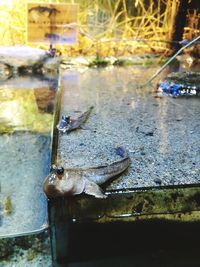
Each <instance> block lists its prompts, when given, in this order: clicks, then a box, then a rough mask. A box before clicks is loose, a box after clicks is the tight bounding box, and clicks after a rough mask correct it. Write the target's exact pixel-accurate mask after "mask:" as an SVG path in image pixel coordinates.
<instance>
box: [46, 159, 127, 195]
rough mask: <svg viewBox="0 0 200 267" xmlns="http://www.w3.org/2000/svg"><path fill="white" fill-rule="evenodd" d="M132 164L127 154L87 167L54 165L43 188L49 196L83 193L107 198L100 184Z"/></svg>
mask: <svg viewBox="0 0 200 267" xmlns="http://www.w3.org/2000/svg"><path fill="white" fill-rule="evenodd" d="M130 164H131V160H130V157H129V156H128V155H127V154H126V155H125V156H124V157H123V158H122V159H120V160H118V161H115V162H113V163H111V164H107V165H104V166H98V167H91V168H87V169H83V168H82V169H81V168H80V169H75V168H74V169H64V168H62V167H57V166H56V165H53V168H52V172H51V173H50V174H49V175H48V176H47V177H46V179H45V181H44V187H43V189H44V192H45V194H46V195H47V197H48V198H55V197H60V196H73V195H79V194H81V193H85V194H88V195H92V196H94V197H96V198H106V195H105V194H104V193H103V191H102V189H101V187H100V185H102V184H104V183H105V182H107V181H108V180H109V179H111V178H113V177H115V176H117V175H119V174H121V173H122V172H124V171H125V170H126V169H127V168H128V167H129V165H130Z"/></svg>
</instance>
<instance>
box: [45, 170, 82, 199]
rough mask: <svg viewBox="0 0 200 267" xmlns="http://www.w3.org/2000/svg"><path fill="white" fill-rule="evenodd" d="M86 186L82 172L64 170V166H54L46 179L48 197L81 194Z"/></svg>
mask: <svg viewBox="0 0 200 267" xmlns="http://www.w3.org/2000/svg"><path fill="white" fill-rule="evenodd" d="M84 188H85V179H84V177H83V176H82V175H81V173H80V172H77V171H75V170H64V168H63V167H57V166H56V165H53V166H52V170H51V173H50V174H49V175H48V176H47V177H46V179H45V181H44V186H43V189H44V192H45V194H46V195H47V197H48V198H55V197H62V196H73V195H78V194H81V193H82V192H83V191H84Z"/></svg>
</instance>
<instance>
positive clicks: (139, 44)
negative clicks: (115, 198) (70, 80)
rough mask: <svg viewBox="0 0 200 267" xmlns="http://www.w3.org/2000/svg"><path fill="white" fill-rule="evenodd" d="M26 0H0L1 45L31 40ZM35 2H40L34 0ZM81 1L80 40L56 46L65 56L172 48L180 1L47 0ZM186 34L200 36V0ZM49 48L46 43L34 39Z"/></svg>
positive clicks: (193, 5) (61, 0) (194, 4)
mask: <svg viewBox="0 0 200 267" xmlns="http://www.w3.org/2000/svg"><path fill="white" fill-rule="evenodd" d="M27 2H28V1H27V0H1V1H0V45H15V44H27V41H26V19H27V17H26V4H27ZM31 2H33V3H34V2H36V3H37V2H38V1H37V0H31ZM42 2H46V3H77V4H79V14H78V25H77V28H78V32H79V36H78V40H79V41H78V43H77V44H75V45H70V46H69V45H57V47H56V48H57V49H59V50H60V52H61V53H62V54H63V55H69V56H77V55H85V56H90V55H100V56H108V55H109V56H123V55H132V54H135V53H137V54H142V53H151V52H153V53H155V52H156V53H159V54H163V53H164V54H165V55H167V53H169V52H170V47H169V43H168V42H169V41H170V40H171V32H172V27H173V18H174V15H175V13H176V10H177V6H178V2H179V1H177V0H157V1H154V0H93V1H91V0H71V1H70V0H68V1H66V0H54V1H53V0H52V1H47V0H43V1H42ZM189 4H190V8H189V9H188V10H187V22H186V27H185V28H184V35H183V38H185V39H189V40H190V39H192V38H193V37H195V36H197V35H199V32H200V31H199V26H200V25H199V20H200V13H199V10H198V7H199V0H192V1H189ZM28 45H31V46H37V47H41V48H45V49H47V47H45V45H41V44H40V45H39V44H37V45H36V44H30V43H28Z"/></svg>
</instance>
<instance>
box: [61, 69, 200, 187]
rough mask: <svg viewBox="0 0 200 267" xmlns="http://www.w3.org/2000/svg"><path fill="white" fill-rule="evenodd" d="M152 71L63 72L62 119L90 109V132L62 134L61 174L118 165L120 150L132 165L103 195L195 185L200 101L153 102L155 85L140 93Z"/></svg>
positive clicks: (199, 165) (199, 174) (199, 168)
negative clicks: (118, 191) (62, 169)
mask: <svg viewBox="0 0 200 267" xmlns="http://www.w3.org/2000/svg"><path fill="white" fill-rule="evenodd" d="M156 70H157V68H155V67H151V68H146V67H142V66H133V67H128V68H120V67H110V68H106V69H88V70H86V71H82V70H80V69H75V70H67V71H65V72H64V73H63V76H62V90H63V92H62V103H61V115H71V116H78V115H79V114H80V112H83V111H85V110H87V109H88V107H90V106H94V109H93V111H92V113H91V115H90V117H89V118H88V120H87V122H86V123H85V125H86V126H87V128H88V129H86V130H83V129H78V130H76V131H72V132H70V133H69V134H60V136H59V144H58V162H59V163H60V164H61V165H62V166H63V167H65V168H68V167H70V168H71V167H75V168H77V167H78V168H79V167H84V168H85V167H91V166H100V165H105V164H107V163H111V162H113V161H115V160H117V159H119V157H120V156H118V155H116V153H115V148H116V147H117V146H123V147H124V148H126V149H127V151H128V152H129V154H130V157H131V160H132V164H131V166H130V168H129V169H128V171H126V172H125V173H124V174H123V175H121V176H120V177H118V178H117V179H115V180H113V181H112V182H111V183H110V185H109V186H108V188H107V189H121V188H141V187H154V186H161V185H165V186H168V185H180V184H198V183H199V182H200V157H199V155H200V145H199V144H200V143H199V140H200V123H199V114H200V98H199V97H178V98H171V97H169V96H163V97H155V93H154V91H155V89H156V82H157V81H155V83H154V85H153V87H152V86H149V87H143V88H140V87H139V85H141V84H144V83H145V82H146V80H147V79H148V78H149V77H151V75H152V74H154V73H155V71H156ZM163 75H166V73H163ZM161 78H162V76H161V77H159V78H158V79H161ZM158 79H157V80H158Z"/></svg>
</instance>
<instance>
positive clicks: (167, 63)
mask: <svg viewBox="0 0 200 267" xmlns="http://www.w3.org/2000/svg"><path fill="white" fill-rule="evenodd" d="M199 39H200V36H198V37H196V38H194V39H193V40H192V41H190V42H189V43H187V44H186V45H184V46H183V47H181V48H180V49H179V50H178V51H177V52H176V53H175V54H174V55H173V56H172V57H171V58H170V59H169V60H168V61H167V62H166V63H165V64H164V65H163V66H162V67H161V68H160V69H159V70H158V71H157V72H156V73H155V74H154V75H153V76H152V77H151V78H150V79H149V80H148V81H147V82H146V83H145V84H144V86H146V85H148V84H149V83H151V82H152V81H153V80H154V79H155V78H156V77H157V76H158V75H159V74H160V73H161V72H162V71H163V70H164V69H165V68H166V67H167V65H169V64H170V63H171V62H172V60H174V59H175V58H176V56H178V55H179V54H180V53H181V52H182V51H183V50H184V49H185V48H187V47H189V46H190V45H192V44H194V43H195V42H196V41H197V40H199Z"/></svg>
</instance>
